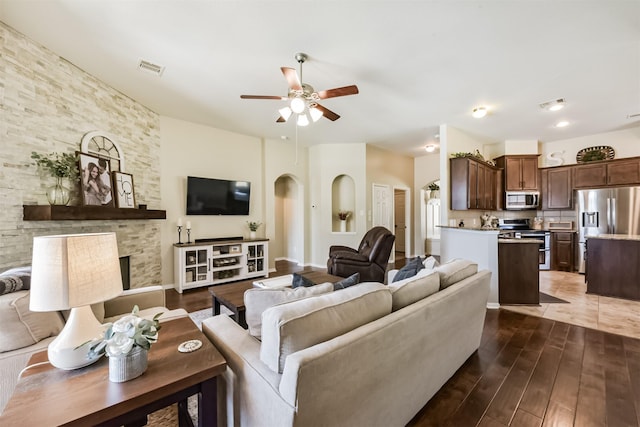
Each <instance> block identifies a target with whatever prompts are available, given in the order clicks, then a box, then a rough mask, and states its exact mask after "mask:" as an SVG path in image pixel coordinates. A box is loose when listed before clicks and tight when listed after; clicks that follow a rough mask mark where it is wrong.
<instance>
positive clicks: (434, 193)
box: [427, 182, 440, 199]
mask: <svg viewBox="0 0 640 427" xmlns="http://www.w3.org/2000/svg"><path fill="white" fill-rule="evenodd" d="M427 188H428V189H429V190H431V191H430V194H429V197H430V198H432V199H437V198H438V197H440V186H439V185H438V184H437V183H435V182H432V183H431V184H429V185H428V186H427Z"/></svg>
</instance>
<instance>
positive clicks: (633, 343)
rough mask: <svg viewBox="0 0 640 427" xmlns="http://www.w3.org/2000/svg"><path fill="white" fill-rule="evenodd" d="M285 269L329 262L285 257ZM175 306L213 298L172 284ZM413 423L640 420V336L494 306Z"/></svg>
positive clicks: (281, 266)
mask: <svg viewBox="0 0 640 427" xmlns="http://www.w3.org/2000/svg"><path fill="white" fill-rule="evenodd" d="M402 261H404V260H402ZM402 261H400V262H402ZM277 270H278V272H277V273H275V274H272V276H275V275H281V274H289V273H291V272H294V271H301V270H320V271H323V270H324V269H314V268H308V267H307V268H301V267H297V266H295V265H293V264H291V263H286V262H278V263H277ZM167 306H168V308H178V307H182V308H185V309H186V310H187V311H190V312H191V311H196V310H201V309H204V308H209V307H211V298H210V296H209V292H208V291H207V289H206V288H202V289H197V290H191V291H187V292H185V293H183V294H182V295H180V294H178V293H177V292H175V291H174V290H167ZM636 316H637V314H636ZM390 392H392V390H390ZM408 425H409V426H415V427H423V426H456V427H457V426H518V427H519V426H524V427H528V426H580V427H582V426H605V427H618V426H640V340H639V339H635V338H631V337H625V336H621V335H616V334H612V333H608V332H605V331H600V330H595V329H591V328H586V327H583V326H578V325H572V324H568V323H564V322H560V321H556V320H553V319H545V318H542V317H534V316H530V315H528V314H523V313H518V312H515V311H511V310H505V309H500V310H487V317H486V320H485V328H484V331H483V337H482V342H481V345H480V348H479V349H478V351H476V352H475V353H474V354H473V355H472V356H471V357H470V358H469V359H468V360H467V361H466V362H465V364H464V365H463V366H462V367H461V368H460V369H459V370H458V371H457V372H456V373H455V374H454V376H453V377H452V378H451V379H450V380H449V381H448V382H447V383H446V384H445V385H444V386H443V387H442V388H441V389H440V391H439V392H438V393H437V394H436V395H435V396H434V397H433V398H432V399H431V400H430V401H429V402H428V403H427V404H426V405H425V406H424V408H423V409H422V410H421V411H420V412H419V413H418V414H417V415H416V416H415V417H414V419H413V420H412V421H411V422H410V423H409V424H408Z"/></svg>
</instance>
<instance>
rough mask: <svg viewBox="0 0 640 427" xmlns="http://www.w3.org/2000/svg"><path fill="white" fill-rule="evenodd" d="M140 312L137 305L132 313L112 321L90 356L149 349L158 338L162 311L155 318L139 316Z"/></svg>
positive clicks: (112, 355) (119, 354)
mask: <svg viewBox="0 0 640 427" xmlns="http://www.w3.org/2000/svg"><path fill="white" fill-rule="evenodd" d="M138 312H139V309H138V306H137V305H136V306H135V307H133V311H132V312H131V314H128V315H126V316H123V317H122V318H120V319H118V320H117V321H115V322H114V323H112V324H111V325H110V326H109V328H108V329H107V330H106V332H105V333H104V338H103V339H102V340H100V341H99V342H97V343H94V344H93V345H92V346H91V349H90V350H89V357H91V358H93V357H97V356H100V355H102V354H103V353H106V354H107V356H109V357H118V356H125V355H127V354H129V353H130V352H131V350H133V349H134V348H135V347H141V348H143V349H145V350H149V349H150V348H151V344H153V343H155V342H156V341H157V340H158V331H159V330H160V321H159V320H158V318H159V317H160V316H162V313H158V314H156V315H155V316H153V320H148V319H143V318H141V317H139V316H138Z"/></svg>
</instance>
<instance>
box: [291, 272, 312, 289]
mask: <svg viewBox="0 0 640 427" xmlns="http://www.w3.org/2000/svg"><path fill="white" fill-rule="evenodd" d="M313 285H315V283H314V282H313V281H311V280H309V279H307V278H306V277H304V276H303V275H301V274H298V273H293V280H292V281H291V287H292V288H299V287H300V286H304V287H305V288H308V287H309V286H313Z"/></svg>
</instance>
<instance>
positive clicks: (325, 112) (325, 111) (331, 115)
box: [316, 104, 340, 122]
mask: <svg viewBox="0 0 640 427" xmlns="http://www.w3.org/2000/svg"><path fill="white" fill-rule="evenodd" d="M316 108H317V109H318V110H320V111H322V115H323V116H325V117H326V118H327V119H329V120H331V121H332V122H335V121H336V120H338V119H339V118H340V116H339V115H337V114H336V113H334V112H333V111H331V110H329V109H327V108H325V107H323V106H322V105H320V104H316Z"/></svg>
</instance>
